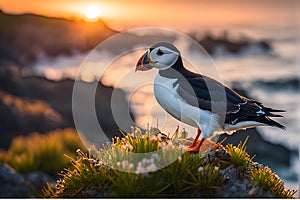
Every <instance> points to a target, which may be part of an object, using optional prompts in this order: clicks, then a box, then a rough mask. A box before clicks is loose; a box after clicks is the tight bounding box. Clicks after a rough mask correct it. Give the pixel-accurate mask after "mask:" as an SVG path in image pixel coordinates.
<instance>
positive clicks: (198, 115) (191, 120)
mask: <svg viewBox="0 0 300 200" xmlns="http://www.w3.org/2000/svg"><path fill="white" fill-rule="evenodd" d="M176 81H177V79H176V78H174V79H171V78H166V77H163V76H160V75H159V74H157V75H156V77H155V80H154V95H155V98H156V100H157V102H158V103H159V104H160V105H161V107H163V108H164V109H165V110H166V111H167V112H168V113H169V114H171V115H172V116H173V117H175V118H176V119H178V120H180V121H182V122H184V123H186V124H189V125H191V126H194V127H199V128H200V129H201V130H202V131H203V133H204V136H206V137H210V136H211V135H212V134H213V132H214V131H215V130H216V129H219V127H218V126H219V125H218V121H217V118H216V116H215V115H214V114H212V113H211V112H209V111H205V110H201V109H199V108H197V107H194V106H192V105H190V104H188V103H186V101H185V100H184V99H182V98H181V97H180V96H179V94H178V92H177V87H178V84H176Z"/></svg>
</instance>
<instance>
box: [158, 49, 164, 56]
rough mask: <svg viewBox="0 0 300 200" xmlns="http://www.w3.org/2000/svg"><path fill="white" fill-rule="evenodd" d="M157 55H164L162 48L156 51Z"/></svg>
mask: <svg viewBox="0 0 300 200" xmlns="http://www.w3.org/2000/svg"><path fill="white" fill-rule="evenodd" d="M156 55H158V56H162V55H164V52H162V50H160V49H158V50H157V52H156Z"/></svg>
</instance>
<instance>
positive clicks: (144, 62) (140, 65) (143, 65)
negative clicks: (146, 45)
mask: <svg viewBox="0 0 300 200" xmlns="http://www.w3.org/2000/svg"><path fill="white" fill-rule="evenodd" d="M149 56H150V50H148V51H147V52H146V53H144V55H143V56H142V57H140V59H139V60H138V61H137V63H136V65H135V71H137V70H140V71H147V70H150V69H152V68H153V67H152V66H151V65H150V63H151V62H152V61H151V60H149V59H150V58H149ZM149 61H150V62H149Z"/></svg>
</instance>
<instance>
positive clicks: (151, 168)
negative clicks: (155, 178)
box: [147, 163, 157, 172]
mask: <svg viewBox="0 0 300 200" xmlns="http://www.w3.org/2000/svg"><path fill="white" fill-rule="evenodd" d="M156 170H157V166H156V165H155V164H154V163H152V164H151V165H149V166H148V167H147V172H153V171H156Z"/></svg>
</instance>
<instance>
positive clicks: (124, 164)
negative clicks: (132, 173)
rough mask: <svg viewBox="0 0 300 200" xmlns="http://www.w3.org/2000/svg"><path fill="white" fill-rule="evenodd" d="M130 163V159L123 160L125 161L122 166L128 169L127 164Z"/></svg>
mask: <svg viewBox="0 0 300 200" xmlns="http://www.w3.org/2000/svg"><path fill="white" fill-rule="evenodd" d="M128 164H129V162H128V160H123V161H122V168H123V169H126V168H127V166H128Z"/></svg>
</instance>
